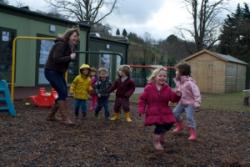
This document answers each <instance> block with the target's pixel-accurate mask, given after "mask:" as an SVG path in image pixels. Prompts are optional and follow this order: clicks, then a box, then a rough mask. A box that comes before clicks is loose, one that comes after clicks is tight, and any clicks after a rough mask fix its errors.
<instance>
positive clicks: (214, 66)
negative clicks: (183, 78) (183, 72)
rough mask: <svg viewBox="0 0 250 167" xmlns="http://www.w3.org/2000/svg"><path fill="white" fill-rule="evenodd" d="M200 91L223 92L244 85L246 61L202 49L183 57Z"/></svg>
mask: <svg viewBox="0 0 250 167" xmlns="http://www.w3.org/2000/svg"><path fill="white" fill-rule="evenodd" d="M182 62H186V63H188V64H190V65H191V68H192V77H193V78H194V79H195V80H196V82H197V84H198V86H199V87H200V90H201V92H204V93H225V92H235V91H242V90H243V89H245V87H246V67H247V65H248V64H247V63H246V62H244V61H241V60H239V59H237V58H235V57H233V56H230V55H223V54H220V53H215V52H211V51H208V50H202V51H200V52H197V53H195V54H193V55H191V56H189V57H187V58H185V59H183V60H182Z"/></svg>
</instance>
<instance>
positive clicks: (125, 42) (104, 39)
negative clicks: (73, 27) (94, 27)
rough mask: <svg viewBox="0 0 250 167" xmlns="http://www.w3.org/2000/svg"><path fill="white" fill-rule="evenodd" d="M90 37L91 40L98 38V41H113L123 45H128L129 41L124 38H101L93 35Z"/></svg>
mask: <svg viewBox="0 0 250 167" xmlns="http://www.w3.org/2000/svg"><path fill="white" fill-rule="evenodd" d="M90 39H93V40H100V41H106V42H113V43H117V44H123V45H129V43H128V42H127V41H126V40H122V41H121V40H115V39H106V38H102V37H94V36H90Z"/></svg>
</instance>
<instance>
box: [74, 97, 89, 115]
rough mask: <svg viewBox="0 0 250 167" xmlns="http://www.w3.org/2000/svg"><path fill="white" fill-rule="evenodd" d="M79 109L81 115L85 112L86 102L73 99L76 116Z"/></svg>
mask: <svg viewBox="0 0 250 167" xmlns="http://www.w3.org/2000/svg"><path fill="white" fill-rule="evenodd" d="M80 108H81V110H82V112H83V113H86V112H87V101H86V100H82V99H75V114H76V115H78V112H79V109H80Z"/></svg>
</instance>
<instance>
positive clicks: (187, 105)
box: [174, 64, 201, 140]
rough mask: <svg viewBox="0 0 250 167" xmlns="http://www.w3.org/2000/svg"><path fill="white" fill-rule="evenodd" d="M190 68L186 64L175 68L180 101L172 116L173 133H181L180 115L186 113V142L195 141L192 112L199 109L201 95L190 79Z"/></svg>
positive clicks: (194, 125)
mask: <svg viewBox="0 0 250 167" xmlns="http://www.w3.org/2000/svg"><path fill="white" fill-rule="evenodd" d="M190 75H191V67H190V65H188V64H181V65H178V66H177V70H176V79H175V82H176V89H177V92H178V93H179V94H181V100H180V102H179V103H178V105H177V106H176V107H175V109H174V115H175V117H176V120H177V122H176V128H175V129H174V132H175V133H178V132H180V131H182V129H183V123H182V120H181V117H180V116H181V114H182V113H183V112H186V119H187V126H188V127H189V134H190V136H189V138H188V140H196V138H197V135H196V122H195V120H194V112H195V110H197V108H199V107H200V103H201V94H200V90H199V88H198V86H197V85H196V83H195V81H194V80H193V79H192V77H190Z"/></svg>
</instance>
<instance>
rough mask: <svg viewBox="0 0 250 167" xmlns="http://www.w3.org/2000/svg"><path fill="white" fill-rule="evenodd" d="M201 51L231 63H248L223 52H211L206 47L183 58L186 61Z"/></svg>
mask: <svg viewBox="0 0 250 167" xmlns="http://www.w3.org/2000/svg"><path fill="white" fill-rule="evenodd" d="M203 53H208V54H209V55H211V56H215V57H216V58H218V59H220V60H222V61H226V62H232V63H237V64H243V65H248V63H247V62H245V61H242V60H240V59H238V58H236V57H233V56H231V55H224V54H221V53H217V52H211V51H209V50H207V49H203V50H201V51H199V52H197V53H195V54H193V55H191V56H188V57H186V58H185V59H183V60H184V61H188V60H190V59H193V58H194V57H196V56H199V55H201V54H203Z"/></svg>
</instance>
